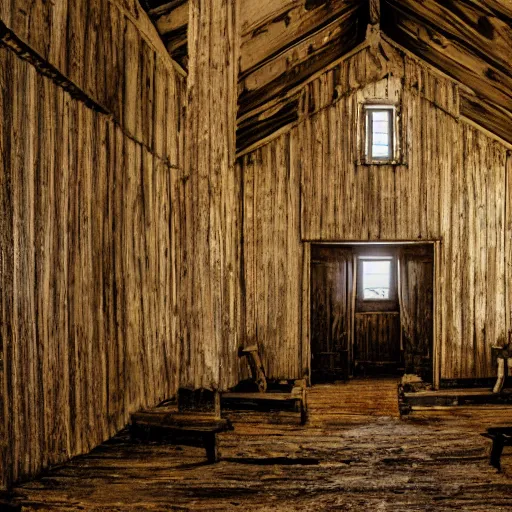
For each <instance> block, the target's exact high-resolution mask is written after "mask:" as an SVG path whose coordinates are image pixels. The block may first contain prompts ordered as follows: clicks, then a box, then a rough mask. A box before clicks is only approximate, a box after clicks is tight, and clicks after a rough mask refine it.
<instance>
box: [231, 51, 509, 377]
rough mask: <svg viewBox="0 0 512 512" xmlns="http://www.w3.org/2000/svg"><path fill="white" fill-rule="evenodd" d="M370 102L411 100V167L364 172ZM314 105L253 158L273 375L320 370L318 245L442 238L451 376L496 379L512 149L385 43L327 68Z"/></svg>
mask: <svg viewBox="0 0 512 512" xmlns="http://www.w3.org/2000/svg"><path fill="white" fill-rule="evenodd" d="M366 97H385V98H390V99H392V100H398V101H400V102H401V105H402V111H403V112H402V113H403V137H404V140H405V146H404V156H405V163H404V165H397V166H387V165H379V166H362V165H358V164H357V154H356V134H357V129H356V126H357V124H356V119H357V115H356V113H357V109H358V103H359V102H361V101H363V99H364V98H366ZM301 98H302V101H301V105H302V111H301V112H300V114H299V117H300V121H299V123H298V124H297V125H296V126H294V127H293V128H292V129H290V131H289V132H288V133H285V134H283V135H281V136H279V137H278V138H276V139H274V140H272V141H271V142H269V143H268V144H266V145H265V146H263V147H261V148H258V149H256V150H255V151H253V152H251V153H249V154H247V155H245V156H243V157H241V158H240V159H239V165H240V167H241V172H242V174H243V180H244V248H243V249H244V262H245V286H246V290H247V291H246V293H247V300H248V301H250V300H253V301H254V304H253V305H252V306H251V307H249V306H248V308H247V318H246V335H247V338H248V343H252V342H255V341H257V342H258V343H259V344H260V348H261V350H262V352H263V354H264V363H265V366H266V368H267V369H268V372H269V374H270V376H272V377H275V378H300V377H302V375H303V374H304V373H306V372H307V366H308V355H307V354H306V353H307V351H308V339H307V338H308V333H307V330H308V312H307V306H306V305H307V301H306V299H307V297H308V296H307V294H308V293H309V292H308V279H309V277H308V272H307V267H308V265H309V263H308V260H307V257H308V254H307V250H308V246H307V244H305V243H304V242H305V241H323V242H325V241H350V240H356V241H380V240H387V241H396V240H416V241H425V240H440V241H441V244H440V247H441V250H440V261H439V269H438V271H439V274H438V275H439V287H438V296H437V302H438V315H437V321H438V332H439V337H440V340H439V341H440V346H441V354H440V358H441V363H440V364H441V378H443V379H455V378H460V379H463V378H479V377H491V376H493V375H495V369H494V368H493V366H492V361H491V345H493V344H495V343H498V342H502V341H503V340H504V339H505V338H506V337H507V336H508V330H509V325H510V324H509V320H508V318H509V313H508V312H509V308H510V299H507V298H506V293H510V291H509V289H506V277H507V275H506V271H507V269H510V265H511V260H510V238H511V237H510V235H511V227H512V226H511V218H510V208H508V201H507V199H506V195H507V194H509V196H510V190H509V186H508V182H509V181H510V180H508V181H507V172H508V173H510V165H511V164H510V161H511V157H510V155H509V154H508V152H507V149H506V147H505V146H504V145H502V144H500V143H499V142H497V141H495V140H494V139H492V138H489V137H488V136H487V135H485V134H484V133H483V132H482V131H480V130H478V129H475V128H473V127H472V126H470V125H469V124H467V123H466V122H464V121H463V120H462V119H460V118H459V113H458V90H457V86H456V84H455V83H454V82H452V81H451V80H449V79H446V78H445V77H444V76H443V75H441V74H438V73H436V72H433V71H431V70H430V68H428V67H427V66H425V65H423V64H422V63H421V62H419V61H417V60H415V59H412V58H409V57H408V56H405V55H403V54H402V53H400V52H399V51H398V50H396V49H394V48H393V47H391V46H390V45H388V44H387V43H386V42H384V41H382V42H381V45H380V47H379V48H378V49H376V50H372V49H371V48H367V49H364V50H362V51H361V52H359V53H358V54H356V55H354V56H352V57H350V58H349V59H347V60H346V61H344V62H342V63H341V64H339V65H338V66H336V67H334V68H332V69H330V70H328V71H327V72H325V73H324V74H322V75H321V76H320V77H318V78H317V79H316V80H314V81H313V82H311V83H310V84H308V85H307V86H306V87H305V89H304V90H303V91H301ZM507 161H508V164H507ZM507 165H508V166H509V168H508V171H507V170H506V167H507ZM506 182H507V187H506V186H505V185H506ZM279 190H286V192H285V193H282V194H279ZM270 191H273V194H270ZM269 205H270V210H269V209H268V207H269ZM271 212H276V214H275V215H274V214H272V213H271ZM283 240H286V241H287V243H282V241H283ZM508 272H509V270H508ZM251 298H252V299H251ZM305 308H306V311H305Z"/></svg>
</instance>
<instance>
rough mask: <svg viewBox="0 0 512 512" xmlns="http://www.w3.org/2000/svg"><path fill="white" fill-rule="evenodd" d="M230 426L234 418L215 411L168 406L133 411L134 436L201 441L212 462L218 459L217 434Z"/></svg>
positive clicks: (177, 441) (192, 443)
mask: <svg viewBox="0 0 512 512" xmlns="http://www.w3.org/2000/svg"><path fill="white" fill-rule="evenodd" d="M228 430H233V427H232V425H231V422H230V421H229V420H227V419H221V418H218V417H216V416H215V415H213V414H194V413H180V412H176V411H175V410H169V409H168V408H165V407H157V408H155V409H150V410H148V411H141V412H138V413H135V414H132V424H131V435H132V438H133V439H140V440H144V441H165V442H171V443H173V444H183V445H188V446H198V445H199V446H201V445H202V446H203V447H204V448H205V449H206V458H207V459H208V462H210V463H213V462H218V460H219V451H218V446H217V439H216V435H217V434H218V433H219V432H226V431H228Z"/></svg>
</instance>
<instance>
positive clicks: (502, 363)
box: [492, 357, 505, 393]
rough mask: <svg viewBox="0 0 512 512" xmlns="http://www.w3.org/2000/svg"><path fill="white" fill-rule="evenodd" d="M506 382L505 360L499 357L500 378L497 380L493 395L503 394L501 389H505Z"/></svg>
mask: <svg viewBox="0 0 512 512" xmlns="http://www.w3.org/2000/svg"><path fill="white" fill-rule="evenodd" d="M504 382H505V359H503V358H502V357H498V378H497V379H496V384H495V386H494V389H493V390H492V392H493V393H501V389H502V388H503V383H504Z"/></svg>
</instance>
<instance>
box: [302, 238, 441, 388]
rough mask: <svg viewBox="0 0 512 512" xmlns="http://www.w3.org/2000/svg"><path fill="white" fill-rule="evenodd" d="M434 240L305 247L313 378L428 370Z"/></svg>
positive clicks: (428, 374)
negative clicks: (307, 249)
mask: <svg viewBox="0 0 512 512" xmlns="http://www.w3.org/2000/svg"><path fill="white" fill-rule="evenodd" d="M433 290H434V251H433V244H427V243H425V244H406V243H402V244H398V243H397V244H371V243H360V244H351V245H348V244H345V245H344V244H339V245H320V244H318V245H312V247H311V297H310V299H311V302H310V306H311V380H312V383H320V382H333V381H336V380H347V379H348V378H351V377H357V376H383V375H403V374H404V373H412V374H416V375H419V376H420V377H421V378H422V379H423V381H425V382H432V375H433V323H434V318H433Z"/></svg>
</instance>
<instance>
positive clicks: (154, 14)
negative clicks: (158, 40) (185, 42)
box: [149, 0, 189, 38]
mask: <svg viewBox="0 0 512 512" xmlns="http://www.w3.org/2000/svg"><path fill="white" fill-rule="evenodd" d="M188 7H189V6H188V2H187V1H186V0H177V1H175V2H170V3H168V4H166V5H165V6H163V7H161V8H159V9H155V10H153V11H150V12H149V14H150V16H151V18H152V19H153V20H154V22H155V25H156V28H157V30H158V32H159V34H160V35H161V36H162V37H164V38H165V36H167V35H168V34H170V33H172V32H176V31H181V30H183V27H186V26H187V24H188ZM185 32H186V31H185Z"/></svg>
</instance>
